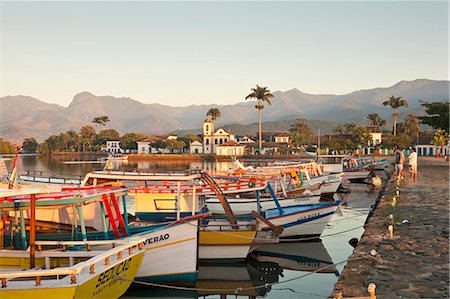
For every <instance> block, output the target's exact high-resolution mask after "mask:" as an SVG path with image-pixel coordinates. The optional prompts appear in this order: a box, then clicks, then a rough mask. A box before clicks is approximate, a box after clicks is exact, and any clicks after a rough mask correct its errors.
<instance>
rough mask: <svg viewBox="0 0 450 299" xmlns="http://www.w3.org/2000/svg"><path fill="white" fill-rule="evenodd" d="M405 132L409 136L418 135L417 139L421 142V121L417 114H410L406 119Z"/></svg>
mask: <svg viewBox="0 0 450 299" xmlns="http://www.w3.org/2000/svg"><path fill="white" fill-rule="evenodd" d="M404 127H405V133H406V134H408V135H409V136H411V137H413V138H414V136H415V137H416V141H417V142H419V131H420V123H419V118H418V117H417V115H414V114H408V115H406V118H405V121H404Z"/></svg>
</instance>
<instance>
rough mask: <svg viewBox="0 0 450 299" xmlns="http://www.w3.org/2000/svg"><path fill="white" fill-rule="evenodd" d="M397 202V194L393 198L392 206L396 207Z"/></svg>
mask: <svg viewBox="0 0 450 299" xmlns="http://www.w3.org/2000/svg"><path fill="white" fill-rule="evenodd" d="M396 204H397V198H395V196H394V197H393V198H392V206H393V207H395V205H396Z"/></svg>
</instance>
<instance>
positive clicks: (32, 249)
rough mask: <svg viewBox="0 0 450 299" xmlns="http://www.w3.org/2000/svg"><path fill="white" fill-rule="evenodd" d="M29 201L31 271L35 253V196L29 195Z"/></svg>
mask: <svg viewBox="0 0 450 299" xmlns="http://www.w3.org/2000/svg"><path fill="white" fill-rule="evenodd" d="M30 200H31V202H30V269H33V268H34V267H35V252H36V248H35V246H36V243H35V241H36V194H31V199H30Z"/></svg>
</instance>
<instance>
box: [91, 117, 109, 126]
mask: <svg viewBox="0 0 450 299" xmlns="http://www.w3.org/2000/svg"><path fill="white" fill-rule="evenodd" d="M107 122H109V116H107V115H102V116H99V117H94V119H93V120H92V123H93V124H96V125H100V126H105V125H106V123H107Z"/></svg>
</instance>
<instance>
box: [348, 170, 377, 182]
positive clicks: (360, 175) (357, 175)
mask: <svg viewBox="0 0 450 299" xmlns="http://www.w3.org/2000/svg"><path fill="white" fill-rule="evenodd" d="M370 173H371V172H370V171H368V170H367V171H347V172H345V178H347V179H348V180H349V181H363V180H365V179H367V178H368V177H369V176H370Z"/></svg>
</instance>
